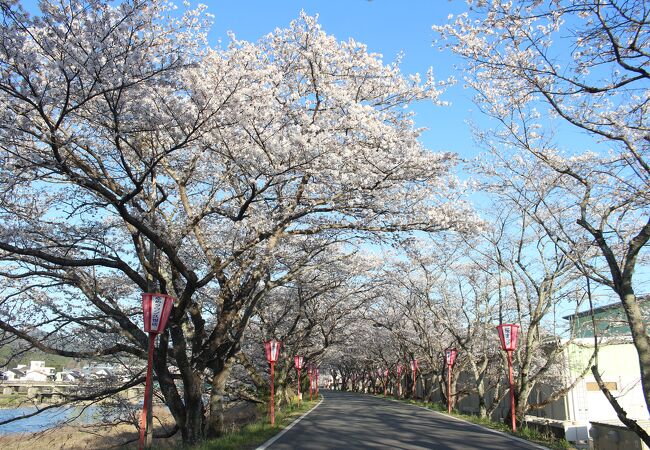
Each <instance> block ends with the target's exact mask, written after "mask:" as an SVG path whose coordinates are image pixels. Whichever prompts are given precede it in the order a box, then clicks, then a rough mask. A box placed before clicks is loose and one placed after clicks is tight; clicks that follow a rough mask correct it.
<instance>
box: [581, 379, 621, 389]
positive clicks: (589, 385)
mask: <svg viewBox="0 0 650 450" xmlns="http://www.w3.org/2000/svg"><path fill="white" fill-rule="evenodd" d="M605 387H606V388H607V389H608V390H610V391H618V384H616V382H614V381H606V382H605ZM587 390H588V391H600V388H599V387H598V383H596V382H595V381H587Z"/></svg>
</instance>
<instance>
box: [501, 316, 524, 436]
mask: <svg viewBox="0 0 650 450" xmlns="http://www.w3.org/2000/svg"><path fill="white" fill-rule="evenodd" d="M497 331H498V332H499V339H500V340H501V348H502V349H503V350H505V351H506V353H507V356H508V375H509V376H508V382H509V383H510V417H511V419H512V432H513V433H514V432H515V431H517V420H516V411H515V380H514V374H513V371H512V352H514V351H515V349H516V348H517V335H518V334H519V325H517V324H515V323H502V324H501V325H499V326H497Z"/></svg>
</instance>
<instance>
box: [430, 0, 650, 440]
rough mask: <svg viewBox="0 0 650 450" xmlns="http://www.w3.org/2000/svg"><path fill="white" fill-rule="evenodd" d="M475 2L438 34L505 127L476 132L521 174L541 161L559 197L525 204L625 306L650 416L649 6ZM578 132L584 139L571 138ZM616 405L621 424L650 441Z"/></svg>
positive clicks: (486, 108)
mask: <svg viewBox="0 0 650 450" xmlns="http://www.w3.org/2000/svg"><path fill="white" fill-rule="evenodd" d="M468 3H469V6H470V11H469V12H468V13H466V14H462V15H460V16H458V17H456V18H453V20H452V23H450V24H448V25H444V26H435V27H434V29H435V30H436V31H438V32H439V33H440V35H441V37H442V39H443V40H446V41H447V42H448V43H449V46H450V47H451V49H452V50H453V51H454V52H455V53H457V54H459V55H460V56H462V57H463V59H464V60H465V62H466V67H465V68H466V69H467V71H468V74H467V77H466V82H467V84H468V86H470V87H471V88H472V89H474V90H475V92H476V93H477V95H476V103H477V105H479V107H480V108H481V110H482V111H483V112H484V113H486V114H487V115H488V116H489V117H490V118H491V119H493V124H495V128H492V129H488V128H487V127H479V128H478V129H477V130H476V135H477V137H478V139H479V141H480V142H482V143H483V145H485V146H487V147H488V148H490V149H491V150H493V154H495V155H496V157H495V161H499V162H500V164H498V166H500V167H505V166H510V168H511V169H512V171H511V172H510V173H511V176H512V175H517V174H519V173H523V172H525V173H528V174H529V175H530V174H531V172H530V171H527V166H529V165H530V164H532V163H531V161H530V160H529V159H528V156H531V155H532V156H533V157H534V161H535V162H534V164H537V167H538V170H537V175H535V176H534V177H532V178H528V180H529V181H530V182H531V183H533V185H534V186H536V187H538V188H540V189H541V191H544V192H552V194H553V195H552V197H544V196H542V195H539V193H535V192H534V190H533V189H529V190H528V191H527V192H528V194H530V195H531V197H526V196H522V197H519V200H520V201H521V204H522V205H524V207H525V208H526V209H527V210H528V211H530V212H531V214H530V217H531V218H533V220H537V221H538V223H540V224H542V225H543V226H545V227H546V229H547V232H548V235H549V236H550V237H552V238H553V239H554V241H555V242H556V243H557V244H558V246H559V248H560V249H562V250H563V251H564V253H565V254H566V255H567V256H568V257H570V258H571V259H572V260H573V262H574V263H575V264H576V265H577V266H578V267H580V268H581V270H582V271H583V274H584V275H585V276H587V277H590V278H591V279H592V280H594V281H596V282H598V283H600V284H602V285H604V286H607V287H609V288H610V289H612V291H613V292H614V293H615V294H616V295H617V296H618V298H619V299H620V301H621V304H622V306H623V308H624V310H625V313H626V315H627V319H628V322H629V324H630V328H631V330H632V337H633V341H634V345H635V347H636V349H637V352H638V356H639V365H640V368H641V381H642V385H643V392H644V395H645V400H646V404H647V405H648V408H649V411H650V338H649V337H648V332H647V331H648V330H647V326H646V323H645V322H644V321H643V319H642V315H641V312H640V307H639V304H638V301H637V294H636V291H635V290H636V289H637V288H638V283H637V282H635V279H634V273H635V271H638V270H637V269H638V267H637V266H638V264H639V263H641V264H644V266H645V260H646V259H647V243H648V240H649V239H650V222H649V217H648V182H649V180H650V171H649V165H648V149H649V144H648V143H649V140H648V136H649V135H650V134H649V130H648V101H647V100H648V92H649V90H648V87H649V85H648V80H649V76H648V72H647V64H648V59H649V56H650V55H648V52H647V48H648V36H649V35H650V34H649V33H648V27H649V24H650V22H649V21H648V14H649V13H648V9H647V5H646V4H645V2H643V1H641V0H632V1H617V0H598V1H591V0H579V1H553V2H549V3H542V2H538V1H521V2H506V3H504V2H498V1H476V2H474V1H470V2H468ZM573 130H578V131H579V133H580V134H579V135H573V139H572V138H571V137H570V136H571V135H570V134H569V133H571V132H572V131H573ZM567 136H569V137H567ZM519 152H521V153H519ZM520 163H521V164H520ZM502 179H503V177H502ZM509 184H510V183H509V182H508V183H506V185H509ZM520 192H521V191H520ZM551 198H553V200H551ZM540 199H541V200H540ZM552 202H557V203H552ZM562 219H566V220H562ZM593 250H597V252H598V254H599V257H598V258H594V257H593ZM603 269H604V270H603ZM593 371H594V375H595V376H596V377H597V378H598V373H597V372H598V371H597V367H596V366H594V368H593ZM603 388H604V385H603V386H601V389H603ZM609 397H610V398H612V397H611V396H609ZM612 400H614V401H613V406H614V408H615V409H616V411H617V413H618V416H619V418H620V419H621V421H623V422H624V423H625V424H626V425H627V426H628V427H630V428H632V429H634V430H635V431H636V432H637V433H638V434H640V435H641V436H642V437H643V439H644V441H646V443H650V437H648V435H647V434H646V433H645V432H643V430H642V429H641V428H640V427H638V425H637V424H636V423H635V422H634V421H633V420H631V419H629V418H627V417H626V414H625V412H624V411H623V410H622V409H621V408H620V407H618V405H617V404H616V402H615V399H613V398H612Z"/></svg>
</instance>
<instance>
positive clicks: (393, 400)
mask: <svg viewBox="0 0 650 450" xmlns="http://www.w3.org/2000/svg"><path fill="white" fill-rule="evenodd" d="M383 400H389V401H391V402H395V403H399V404H402V405H410V406H415V407H416V408H420V409H424V410H425V411H429V412H430V413H433V414H436V415H439V416H442V417H447V418H450V419H453V420H456V421H457V422H463V423H466V424H468V425H472V426H474V427H477V428H480V429H481V430H485V431H488V432H490V433H492V434H498V435H500V436H504V437H508V438H510V439H514V440H515V441H518V442H521V443H523V444H528V445H530V446H533V447H536V448H538V449H540V450H551V449H549V448H548V447H544V446H543V445H540V444H538V443H536V442H531V441H527V440H526V439H522V438H520V437H517V436H513V435H512V434H509V433H504V432H503V431H499V430H493V429H492V428H488V427H484V426H483V425H479V424H477V423H474V422H470V421H468V420H465V419H461V418H460V417H454V416H451V415H449V414H443V413H441V412H438V411H435V410H433V409H429V408H427V407H426V406H420V405H416V404H414V403H405V402H401V401H399V400H396V399H394V398H384V399H383ZM316 406H318V405H316Z"/></svg>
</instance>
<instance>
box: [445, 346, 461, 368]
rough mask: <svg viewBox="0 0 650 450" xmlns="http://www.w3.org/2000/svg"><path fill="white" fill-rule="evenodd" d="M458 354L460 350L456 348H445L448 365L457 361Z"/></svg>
mask: <svg viewBox="0 0 650 450" xmlns="http://www.w3.org/2000/svg"><path fill="white" fill-rule="evenodd" d="M456 356H458V352H457V351H456V349H455V348H448V349H447V350H445V359H446V360H447V365H448V366H453V365H454V362H455V361H456Z"/></svg>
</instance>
